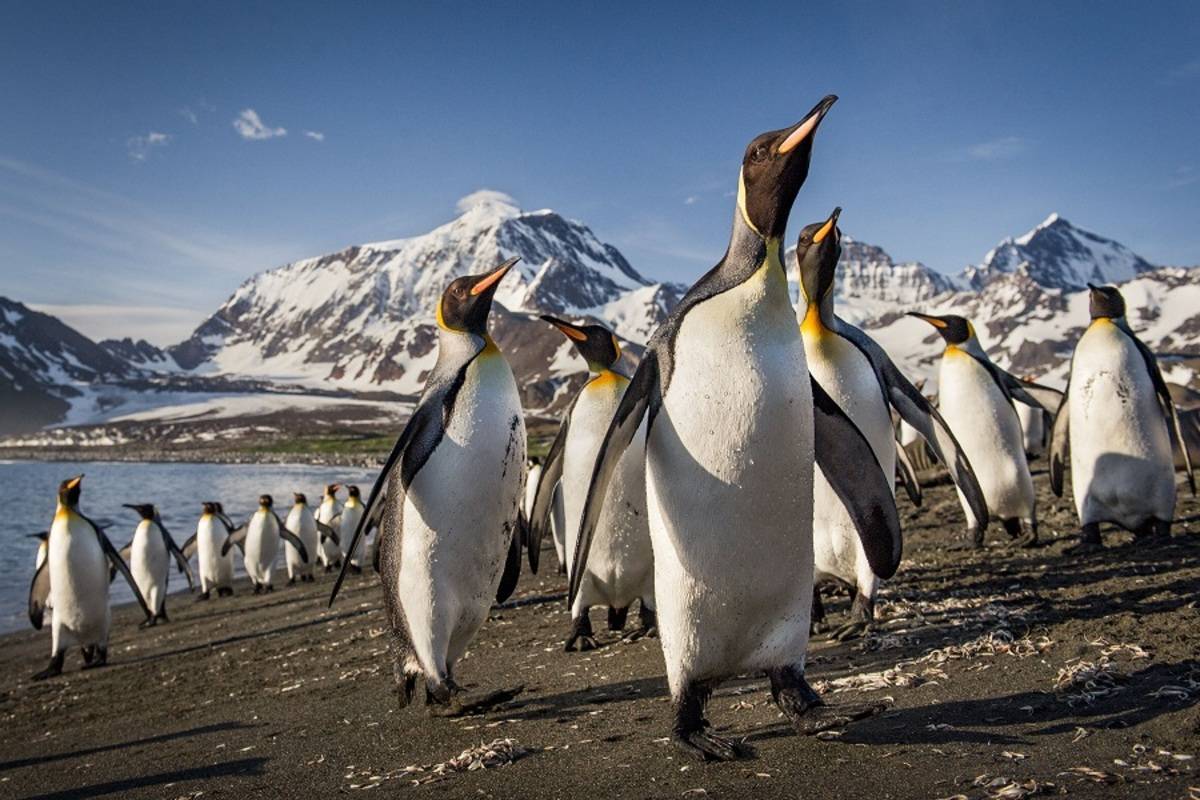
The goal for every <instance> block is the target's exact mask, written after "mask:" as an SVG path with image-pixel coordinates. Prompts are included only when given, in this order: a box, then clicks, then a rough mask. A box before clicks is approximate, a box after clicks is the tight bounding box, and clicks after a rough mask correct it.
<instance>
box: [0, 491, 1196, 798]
mask: <svg viewBox="0 0 1200 800" xmlns="http://www.w3.org/2000/svg"><path fill="white" fill-rule="evenodd" d="M1035 480H1036V482H1037V485H1038V489H1039V501H1040V504H1041V505H1040V513H1041V516H1042V519H1043V523H1042V534H1043V539H1044V540H1046V539H1049V540H1051V541H1050V542H1049V543H1048V544H1046V545H1045V546H1043V547H1040V548H1037V549H1033V550H1018V549H1016V548H1014V547H1012V546H1010V545H1009V544H1008V543H1007V542H1006V541H1005V539H1006V537H1005V536H1004V534H1003V532H1002V531H1000V530H999V526H994V527H993V530H992V531H991V532H990V535H989V547H988V549H987V550H986V551H984V552H982V553H980V552H973V551H965V550H959V549H955V546H956V544H957V543H958V542H959V539H960V536H961V529H962V516H961V512H960V511H959V509H958V504H957V501H956V499H955V498H954V495H953V491H952V490H951V489H950V488H948V487H945V486H941V487H936V488H932V489H928V490H927V491H926V498H925V504H924V507H923V508H921V509H919V510H918V509H914V508H913V507H912V506H911V505H910V504H909V502H908V500H907V499H904V498H902V499H901V500H900V501H899V502H900V504H901V505H900V507H901V514H902V518H904V519H905V525H906V536H907V539H906V553H905V563H904V564H903V565H902V567H901V572H900V573H899V574H898V576H897V577H896V578H895V579H894V580H893V581H891V582H890V583H889V584H888V585H887V586H886V588H885V590H884V592H883V593H882V596H881V600H880V605H879V610H878V617H879V619H878V622H877V624H876V629H875V631H874V632H873V633H872V634H871V635H869V636H868V637H867V638H866V639H864V640H858V641H852V642H848V643H836V642H831V641H829V640H828V639H826V638H824V637H817V639H816V640H815V641H814V644H813V647H812V649H811V650H810V658H809V668H808V675H809V678H810V680H811V681H813V682H814V684H815V686H816V688H817V689H818V691H820V692H821V693H822V695H823V696H824V698H825V699H826V700H827V701H829V702H831V703H838V702H862V701H865V700H869V699H878V698H881V697H890V698H892V700H893V704H892V706H891V707H890V708H889V709H888V710H887V711H886V712H884V713H883V714H881V715H879V716H877V717H873V718H870V719H867V720H863V721H860V722H856V723H852V724H850V725H849V726H847V727H846V728H844V729H843V730H842V731H841V732H840V733H838V732H835V733H833V734H831V735H825V736H823V737H822V738H813V737H807V738H801V737H798V736H795V735H793V734H792V733H791V729H790V728H789V727H788V726H787V725H786V724H785V723H784V722H783V721H782V718H781V717H780V716H779V714H778V713H777V711H776V710H775V708H774V706H773V705H771V703H770V698H769V695H768V693H767V691H766V681H765V680H764V679H762V678H761V677H759V676H745V677H742V678H739V679H733V680H730V681H728V682H726V683H725V684H724V685H723V686H722V687H721V689H720V690H718V691H717V692H716V694H715V695H714V696H713V698H712V701H711V702H710V705H709V718H710V719H711V720H712V722H713V724H714V726H716V728H717V729H718V730H719V731H721V732H722V733H724V734H725V735H730V736H734V737H736V738H738V739H740V740H743V741H744V743H745V745H746V746H747V747H748V748H750V749H751V750H753V755H752V756H751V757H749V758H747V759H745V760H742V761H738V762H734V763H729V764H707V765H704V764H698V763H695V762H692V761H690V760H687V759H685V758H683V757H682V756H680V755H679V754H677V753H676V752H675V751H674V750H673V749H672V748H671V747H670V745H669V744H668V743H667V742H666V740H665V738H664V737H665V736H666V734H667V732H668V728H669V725H670V720H671V717H670V707H669V701H668V698H667V690H666V681H665V679H664V678H663V677H662V671H663V670H662V656H661V652H660V649H659V645H658V642H657V640H642V641H639V642H635V643H621V642H620V641H619V637H618V635H617V634H614V633H610V632H608V631H606V630H604V627H603V622H604V620H603V613H602V611H601V610H599V609H597V610H595V611H593V621H594V623H595V624H596V626H597V631H598V634H599V635H598V638H599V639H600V641H601V643H602V645H603V646H602V647H601V649H599V650H597V651H594V652H591V653H583V654H580V653H564V652H562V646H561V643H562V640H563V637H564V635H565V633H566V629H567V621H568V619H567V612H566V609H565V603H564V601H563V600H562V599H561V593H562V591H563V589H564V581H563V580H562V579H561V578H560V577H559V576H558V575H556V574H553V572H552V569H553V564H554V557H553V554H552V553H546V554H544V556H543V561H542V563H543V565H549V566H543V573H545V572H546V571H551V574H542V575H541V576H531V575H528V574H526V575H524V576H523V577H522V581H521V584H520V586H519V587H518V592H517V594H516V596H515V597H514V601H515V605H514V607H507V608H502V609H495V610H494V611H493V614H492V616H491V619H489V621H488V622H487V624H486V625H485V626H484V629H483V631H482V633H481V635H480V636H479V638H478V639H477V641H476V642H475V644H474V645H473V647H472V649H471V651H470V654H469V656H468V657H467V659H466V660H465V661H464V662H462V664H461V665H460V668H459V677H460V680H461V681H462V682H463V683H465V684H467V685H468V688H473V689H491V688H498V687H508V686H514V685H517V684H524V685H525V691H524V693H523V694H521V695H520V696H519V697H517V698H516V700H514V701H512V702H510V703H508V704H507V705H505V706H502V707H500V708H497V709H495V710H492V711H490V712H488V713H486V714H483V715H481V716H475V717H466V718H461V719H454V720H448V719H431V718H429V717H428V716H427V715H426V713H425V709H424V708H423V707H422V704H421V703H420V701H418V702H417V703H416V704H415V705H414V706H413V707H410V708H408V709H405V710H400V709H398V708H397V706H396V702H395V696H394V694H393V690H392V681H391V665H390V662H389V659H388V655H387V652H386V645H385V642H386V638H385V636H384V635H383V634H384V626H385V623H384V619H383V614H382V611H381V607H380V593H379V588H378V585H377V583H376V578H375V576H374V575H373V574H368V575H364V576H362V577H361V578H352V579H351V580H350V581H349V582H348V587H347V590H344V591H343V593H342V595H341V596H340V597H339V599H338V602H337V604H336V605H335V606H334V607H333V609H327V608H326V600H327V598H328V594H329V590H330V588H331V586H332V578H331V577H330V576H323V577H322V578H321V579H319V580H318V583H317V584H316V586H315V587H314V586H305V587H299V586H297V587H286V586H281V587H279V588H278V589H277V591H275V592H274V593H273V594H270V595H265V596H258V597H256V596H253V595H251V594H249V593H248V592H247V591H246V590H245V587H243V586H239V587H238V594H237V596H236V597H234V598H230V599H221V600H218V599H214V600H211V601H209V602H207V603H194V602H193V601H192V598H191V597H188V596H187V595H176V596H173V597H172V598H171V601H170V603H169V605H168V610H169V611H170V613H171V617H172V622H171V623H170V624H167V625H160V626H158V627H156V628H153V629H150V630H145V631H141V630H138V629H137V627H136V622H137V616H136V615H135V613H134V612H133V610H132V609H128V608H123V609H119V610H118V611H117V612H116V614H115V620H116V621H115V626H114V636H113V641H112V647H111V651H110V666H108V667H107V668H105V669H100V670H94V671H89V672H81V671H80V670H79V667H80V661H79V657H78V653H77V652H73V653H71V654H70V655H69V656H68V660H67V672H66V673H65V674H64V675H63V676H62V677H60V678H57V679H53V680H50V681H47V682H44V683H34V682H31V681H29V680H28V676H29V675H31V674H32V673H33V672H35V671H37V670H38V669H41V668H42V667H43V666H44V664H45V661H46V659H47V657H48V651H49V636H48V634H47V633H46V632H41V633H37V632H34V631H26V632H21V633H16V634H11V635H8V636H5V637H3V638H2V639H0V642H2V644H0V675H2V676H3V677H2V678H0V720H2V722H3V725H2V729H0V797H5V798H6V797H42V798H68V797H71V798H74V797H146V798H195V797H201V796H203V797H205V798H210V797H212V798H239V799H240V798H248V797H285V798H291V797H297V798H299V797H302V798H314V797H325V796H331V795H334V794H351V795H354V794H359V793H367V795H368V796H370V795H373V794H380V793H384V792H386V793H388V794H391V793H404V794H410V795H412V796H422V795H425V796H431V797H498V798H508V797H513V798H516V797H521V798H560V797H561V798H575V797H589V798H607V797H627V798H642V797H671V798H679V797H742V796H752V797H755V798H774V797H797V796H799V795H801V794H803V795H804V796H805V797H814V798H833V797H869V798H947V797H955V796H963V797H967V798H985V797H1006V798H1022V797H1027V796H1037V795H1051V794H1063V793H1065V794H1068V795H1071V796H1076V797H1101V798H1158V797H1161V798H1174V799H1175V800H1180V799H1181V798H1188V797H1189V796H1200V789H1196V788H1189V787H1200V771H1198V769H1197V761H1198V760H1200V525H1197V524H1196V523H1191V524H1189V525H1177V526H1176V530H1175V536H1174V538H1173V539H1172V540H1171V541H1170V542H1169V543H1166V544H1162V545H1154V546H1150V545H1144V544H1143V543H1140V542H1139V543H1136V544H1135V543H1133V540H1132V537H1131V536H1129V535H1128V534H1125V533H1108V534H1106V537H1105V538H1106V545H1108V547H1107V549H1105V550H1104V551H1103V552H1100V553H1095V554H1091V555H1086V556H1076V555H1071V554H1069V553H1066V552H1065V551H1066V549H1067V546H1068V545H1069V544H1071V542H1072V540H1071V538H1069V537H1070V536H1071V535H1073V531H1074V513H1073V511H1072V510H1071V509H1070V506H1069V503H1067V502H1065V501H1060V500H1057V499H1055V498H1053V497H1052V496H1051V495H1050V494H1049V491H1048V489H1047V486H1046V481H1045V476H1044V475H1041V476H1038V477H1037V478H1036V479H1035ZM1184 491H1186V490H1184ZM1198 513H1200V503H1198V502H1197V501H1195V500H1193V499H1192V498H1190V497H1186V499H1184V500H1183V501H1182V502H1181V503H1180V508H1179V510H1178V514H1177V516H1179V517H1187V516H1190V515H1196V514H1198ZM731 535H736V534H735V533H733V532H731ZM826 608H827V610H828V611H829V612H830V613H831V622H833V623H834V624H835V625H836V624H837V623H838V622H839V621H841V620H843V619H844V615H845V613H846V611H847V610H848V601H847V598H845V597H844V596H841V595H839V596H837V597H834V598H827V600H826ZM635 618H636V614H631V615H630V621H631V624H632V622H633V620H634V619H635ZM497 740H501V741H502V740H509V741H508V742H507V743H498V744H495V745H494V746H493V747H492V748H491V754H490V755H489V756H488V757H487V763H488V764H489V766H488V768H483V769H479V768H477V769H470V770H464V771H455V769H454V768H453V767H452V766H447V762H450V761H451V760H452V759H455V758H456V757H457V756H459V755H460V753H462V752H463V751H464V750H466V749H468V748H473V747H476V746H478V745H480V744H481V743H488V744H491V743H494V742H497ZM513 755H516V757H515V760H513ZM470 760H472V759H471V758H467V759H464V762H469V761H470ZM508 761H511V763H504V762H508ZM493 762H495V763H493ZM439 765H440V766H439ZM460 766H461V765H460Z"/></svg>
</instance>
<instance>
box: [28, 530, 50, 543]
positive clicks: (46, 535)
mask: <svg viewBox="0 0 1200 800" xmlns="http://www.w3.org/2000/svg"><path fill="white" fill-rule="evenodd" d="M25 535H26V536H28V537H29V538H30V539H37V540H38V541H39V542H45V541H49V539H50V531H38V532H37V533H27V534H25Z"/></svg>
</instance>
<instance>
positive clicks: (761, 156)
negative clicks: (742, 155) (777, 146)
mask: <svg viewBox="0 0 1200 800" xmlns="http://www.w3.org/2000/svg"><path fill="white" fill-rule="evenodd" d="M769 152H770V151H769V150H768V149H767V146H766V145H765V144H760V145H758V146H757V147H755V148H754V151H753V152H752V153H750V160H751V161H756V162H760V161H766V160H767V155H768V154H769Z"/></svg>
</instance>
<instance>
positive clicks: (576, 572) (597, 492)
mask: <svg viewBox="0 0 1200 800" xmlns="http://www.w3.org/2000/svg"><path fill="white" fill-rule="evenodd" d="M656 336H657V334H656ZM658 359H659V355H658V351H657V350H656V349H655V348H653V347H650V348H648V349H647V350H646V352H645V354H644V355H643V356H642V360H641V363H639V364H638V368H637V370H636V371H635V372H634V373H633V378H631V379H630V381H629V385H628V386H627V387H625V394H624V395H623V396H622V397H621V404H620V405H618V406H617V411H616V413H615V414H613V418H612V422H610V423H609V425H608V432H607V433H606V434H605V435H604V442H603V443H602V444H601V445H600V451H599V452H598V453H597V454H596V465H595V466H594V467H593V468H592V479H591V482H590V483H589V484H588V493H587V500H586V502H584V505H583V515H582V516H581V517H580V521H579V536H578V538H577V539H576V543H575V557H574V560H573V562H572V564H571V568H570V576H569V578H570V590H569V591H568V593H567V604H568V605H570V604H573V603H574V602H575V595H576V594H578V593H579V586H580V584H581V583H582V582H583V572H584V567H586V566H587V558H588V551H589V550H590V549H591V546H592V537H593V536H594V535H595V533H596V524H597V523H598V522H599V521H600V511H601V509H602V508H603V507H604V498H605V497H606V496H607V495H608V487H609V484H610V483H611V482H612V476H613V474H614V473H615V472H616V471H617V465H618V464H619V463H620V461H621V456H623V455H624V454H625V451H626V450H627V449H628V448H629V445H630V443H631V442H633V437H634V436H636V435H637V431H638V428H640V427H641V424H642V419H643V418H644V417H645V416H646V414H647V412H649V413H650V414H651V418H653V411H652V410H651V407H652V406H655V407H656V406H657V404H658V402H659V391H660V388H659V387H660V383H659V381H660V378H661V373H660V371H659V362H658ZM548 471H549V465H547V466H546V467H543V468H542V474H543V475H545V474H546V473H547V472H548ZM551 488H553V487H551Z"/></svg>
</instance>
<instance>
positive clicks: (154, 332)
mask: <svg viewBox="0 0 1200 800" xmlns="http://www.w3.org/2000/svg"><path fill="white" fill-rule="evenodd" d="M29 307H30V308H32V309H33V310H34V311H41V312H42V313H44V314H52V315H53V316H56V317H58V318H59V319H61V320H62V321H63V322H65V323H67V324H68V325H70V326H71V327H72V328H74V329H76V330H77V331H79V332H81V333H83V335H85V336H87V337H88V338H90V339H93V340H95V341H100V340H101V339H122V338H124V337H126V336H133V337H134V338H137V339H146V340H147V341H149V342H150V343H151V344H154V345H158V346H159V347H166V346H168V345H172V344H176V343H178V342H182V341H183V340H184V339H186V338H188V337H189V336H191V335H192V331H194V330H195V329H196V327H197V326H198V325H199V324H200V323H201V322H203V321H204V320H205V318H206V317H207V316H208V312H207V311H201V310H199V309H195V308H177V307H173V306H164V305H160V304H157V303H145V304H143V305H136V306H130V305H104V304H84V303H80V304H75V303H66V304H60V303H30V304H29ZM134 320H136V325H134V326H131V324H130V323H131V321H134Z"/></svg>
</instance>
